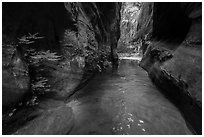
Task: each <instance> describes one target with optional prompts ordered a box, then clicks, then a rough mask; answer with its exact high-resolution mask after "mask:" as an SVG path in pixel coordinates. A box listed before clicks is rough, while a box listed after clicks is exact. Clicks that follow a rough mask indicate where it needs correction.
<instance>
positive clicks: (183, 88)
mask: <svg viewBox="0 0 204 137" xmlns="http://www.w3.org/2000/svg"><path fill="white" fill-rule="evenodd" d="M149 5H153V7H152V6H148V4H147V3H146V4H144V5H143V7H144V8H145V7H146V8H147V9H145V10H144V11H142V12H143V15H144V16H146V18H147V19H146V20H144V19H143V18H141V19H140V21H141V22H140V25H141V29H139V30H138V32H139V33H143V34H142V35H140V36H138V37H141V38H144V35H150V36H151V37H149V38H147V39H145V40H149V41H151V42H150V43H148V44H147V43H144V44H143V48H142V50H143V53H144V56H143V58H142V60H141V62H140V66H141V67H143V68H144V69H145V70H146V71H147V72H148V73H149V76H150V78H151V79H152V81H153V82H154V83H155V84H156V85H157V86H158V87H159V88H161V89H162V92H163V93H164V94H165V95H166V96H167V97H169V98H170V99H171V100H172V101H173V102H174V103H175V104H176V105H177V106H178V107H179V109H180V110H181V111H182V112H183V115H184V117H185V118H186V120H187V122H189V123H190V125H191V126H192V128H193V129H194V131H195V132H196V133H197V134H201V133H202V103H201V102H202V13H201V11H202V4H201V3H149ZM148 10H149V11H152V16H150V15H149V14H147V13H146V12H145V11H148ZM150 13H151V12H150ZM148 19H150V20H151V21H150V22H152V24H151V27H149V30H150V31H146V29H143V26H144V25H145V24H146V23H147V20H148Z"/></svg>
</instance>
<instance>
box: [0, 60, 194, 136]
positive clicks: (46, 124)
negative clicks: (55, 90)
mask: <svg viewBox="0 0 204 137" xmlns="http://www.w3.org/2000/svg"><path fill="white" fill-rule="evenodd" d="M61 86H63V85H61ZM68 86H70V85H68ZM14 110H15V111H17V110H16V109H14ZM13 113H14V112H13V111H12V113H9V115H8V116H7V115H6V116H4V117H3V134H72V135H80V134H83V135H84V134H94V135H98V134H99V135H103V134H108V135H112V134H116V135H117V134H119V135H132V134H134V135H143V134H165V135H166V134H192V133H191V131H190V130H189V129H188V127H187V125H186V122H185V120H184V118H183V117H182V115H181V113H180V112H179V110H178V109H177V108H176V107H175V106H174V105H173V104H172V103H171V102H170V101H169V100H168V99H166V98H165V97H164V96H163V94H161V93H160V92H159V90H158V89H157V88H156V87H155V86H154V85H153V83H152V82H151V80H150V79H149V77H148V74H147V72H146V71H144V70H143V69H142V68H140V67H139V66H138V58H132V59H131V58H128V59H127V58H126V59H122V58H121V59H120V60H119V66H118V68H117V69H115V70H112V71H111V70H109V71H107V72H103V73H99V74H96V75H95V76H94V77H93V78H92V79H91V80H90V81H89V83H88V84H87V85H86V86H85V87H84V88H82V89H80V90H79V91H77V92H76V93H75V94H74V95H73V96H71V98H69V99H68V100H67V101H65V102H64V100H60V99H57V100H56V99H55V98H53V97H52V98H49V97H47V98H45V99H43V100H41V101H39V104H38V105H37V106H36V107H32V106H31V107H29V106H27V107H23V108H18V111H17V112H16V113H15V114H13ZM10 114H12V115H10Z"/></svg>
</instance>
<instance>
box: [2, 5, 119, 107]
mask: <svg viewBox="0 0 204 137" xmlns="http://www.w3.org/2000/svg"><path fill="white" fill-rule="evenodd" d="M120 5H121V3H75V2H74V3H71V2H69V3H48V2H47V3H43V2H42V3H32V2H29V3H6V2H4V3H3V4H2V6H3V8H2V11H3V17H2V19H3V22H2V25H3V27H2V28H3V41H2V43H3V45H4V46H3V52H4V51H5V53H6V50H7V49H8V47H9V46H11V48H12V49H13V51H11V50H10V53H6V54H4V55H5V56H4V58H3V64H5V66H4V67H3V97H4V99H3V100H5V101H3V106H4V107H11V105H12V104H15V103H16V102H18V101H19V100H21V99H22V97H23V96H24V95H25V93H28V92H31V91H32V92H34V93H35V94H37V95H38V94H47V93H50V94H51V93H55V94H56V95H57V97H58V98H66V97H67V94H69V92H70V91H72V90H73V89H74V88H75V87H76V86H77V85H78V84H80V82H81V80H82V78H83V77H84V71H85V67H86V66H87V65H89V64H94V65H95V66H94V65H92V66H90V67H95V68H94V69H98V70H100V71H101V69H102V68H103V67H104V65H103V61H105V60H107V59H105V57H106V58H108V60H110V61H112V62H115V61H116V60H117V54H116V47H117V41H118V39H119V37H120V28H119V22H120ZM14 51H15V52H14ZM10 58H13V60H18V61H16V62H15V65H13V66H12V62H11V59H10ZM100 58H103V60H102V62H99V60H100ZM22 64H26V65H25V66H26V67H25V68H23V69H26V72H27V73H28V74H27V75H26V77H25V78H26V80H24V83H23V85H29V86H24V87H25V89H26V90H23V92H20V91H19V92H18V90H15V92H14V90H13V91H12V90H11V89H10V87H9V85H10V84H12V83H19V82H21V80H23V79H22V78H21V80H19V79H15V80H16V81H13V80H14V79H13V78H15V76H14V75H12V73H13V72H14V71H13V68H14V67H18V69H20V68H21V69H22V67H23V66H22ZM98 64H99V65H98ZM97 65H98V66H97ZM8 67H9V68H10V69H11V72H10V71H9V70H8V69H6V68H8ZM92 72H93V71H92ZM9 79H13V80H9ZM27 79H28V80H27ZM39 79H40V80H39ZM67 83H69V84H67ZM12 85H15V84H12ZM42 87H43V88H42ZM45 87H50V88H49V89H47V88H46V89H45ZM15 88H16V87H15ZM15 88H14V89H15ZM36 90H38V91H36ZM16 94H18V95H16ZM13 95H14V96H16V98H10V96H13Z"/></svg>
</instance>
